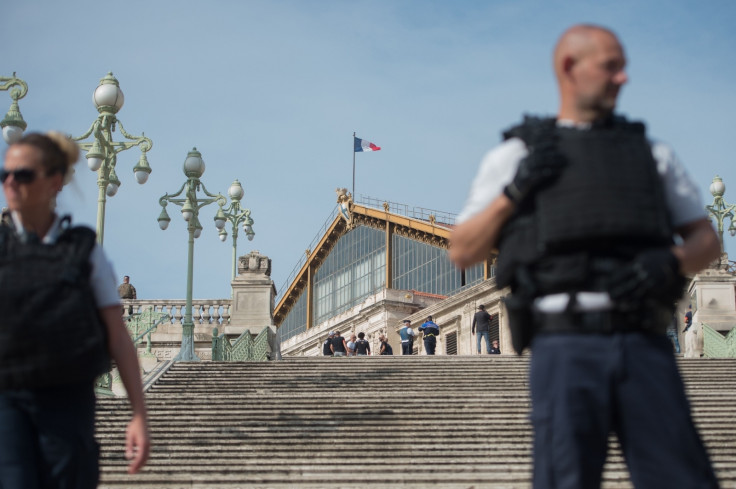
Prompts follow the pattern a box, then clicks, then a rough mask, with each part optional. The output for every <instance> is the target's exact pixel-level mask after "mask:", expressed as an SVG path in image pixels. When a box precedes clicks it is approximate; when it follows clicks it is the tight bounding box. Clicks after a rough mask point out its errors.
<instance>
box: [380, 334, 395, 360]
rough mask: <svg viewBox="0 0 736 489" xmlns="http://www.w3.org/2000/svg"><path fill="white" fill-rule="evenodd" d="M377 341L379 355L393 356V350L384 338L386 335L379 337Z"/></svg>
mask: <svg viewBox="0 0 736 489" xmlns="http://www.w3.org/2000/svg"><path fill="white" fill-rule="evenodd" d="M378 340H379V341H380V342H381V348H380V350H379V353H378V354H379V355H393V354H394V349H393V348H391V345H389V344H388V338H386V335H383V334H382V335H380V336H379V337H378Z"/></svg>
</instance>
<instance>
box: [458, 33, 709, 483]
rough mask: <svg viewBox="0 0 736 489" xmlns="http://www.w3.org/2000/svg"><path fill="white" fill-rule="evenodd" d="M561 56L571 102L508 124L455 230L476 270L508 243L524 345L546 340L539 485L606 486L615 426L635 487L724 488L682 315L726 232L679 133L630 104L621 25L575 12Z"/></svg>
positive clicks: (463, 261) (537, 411)
mask: <svg viewBox="0 0 736 489" xmlns="http://www.w3.org/2000/svg"><path fill="white" fill-rule="evenodd" d="M552 58H553V59H552V61H553V66H554V71H555V75H556V78H557V85H558V89H559V94H560V103H559V110H558V112H557V114H556V116H555V117H544V118H540V117H525V118H524V121H523V122H522V123H521V124H518V125H516V126H515V127H512V128H511V129H509V130H507V131H505V133H504V138H505V141H504V142H503V143H501V145H500V146H498V147H497V148H495V149H493V150H492V151H490V152H489V153H488V154H487V155H486V156H485V158H484V161H483V163H482V164H481V168H480V170H479V172H478V176H477V177H476V180H475V181H474V182H473V185H472V187H471V195H470V196H469V198H468V200H467V203H466V206H465V209H463V211H462V212H461V213H460V215H459V216H458V219H457V225H456V226H455V228H454V229H453V234H452V236H451V238H450V259H452V260H453V261H454V262H455V263H456V265H457V266H458V267H460V268H463V269H465V268H467V267H468V266H470V265H472V264H473V263H476V262H480V261H483V260H486V259H487V258H488V256H489V253H491V251H492V250H494V249H496V247H497V249H498V259H497V262H496V285H497V286H498V288H499V290H500V289H501V288H504V287H510V288H511V294H510V296H508V297H506V298H505V306H506V312H507V318H508V321H509V326H510V329H511V340H512V344H513V346H514V349H515V350H516V351H517V353H519V354H521V353H522V351H523V350H524V349H525V348H526V347H530V348H531V351H532V355H531V364H530V368H529V385H530V390H531V404H532V410H531V415H530V417H531V420H532V425H533V428H534V447H533V451H534V472H533V485H534V488H535V489H548V488H556V489H597V488H600V486H601V476H602V472H603V466H604V463H605V461H606V456H607V453H608V446H609V436H610V435H611V433H615V434H616V435H617V437H618V441H619V443H620V445H621V451H622V452H623V454H624V457H625V458H626V463H627V466H628V468H629V472H630V475H631V482H632V483H633V486H634V487H636V488H654V487H656V488H660V487H661V488H665V487H666V488H670V487H673V488H674V487H677V488H686V487H687V488H696V487H697V488H699V489H715V488H717V487H718V480H717V479H716V477H715V474H714V471H713V468H712V466H711V463H710V461H709V457H708V454H707V453H706V450H705V448H704V445H703V443H702V441H701V439H700V437H699V435H698V433H697V430H696V427H695V425H694V423H693V419H692V416H691V414H690V406H689V403H688V400H687V397H686V395H685V389H684V386H683V382H682V378H681V376H680V374H679V371H678V368H677V362H676V360H675V355H674V352H673V351H672V345H671V344H670V342H669V340H668V339H667V336H666V328H667V326H668V323H669V321H670V318H671V317H672V314H673V313H674V306H675V303H676V301H677V300H678V299H679V298H680V297H681V296H682V293H683V289H684V286H685V284H686V283H687V281H686V280H685V276H687V275H690V274H695V273H697V272H698V271H700V270H701V269H703V268H705V267H707V266H708V265H709V264H710V263H711V262H712V261H713V260H715V259H717V258H718V257H719V256H720V251H721V250H720V243H719V239H718V235H717V234H716V232H715V230H714V229H713V226H712V224H711V223H710V222H709V220H708V217H707V214H706V212H705V207H704V205H703V202H702V200H701V198H700V192H699V189H698V186H697V184H696V183H695V182H693V181H692V180H691V178H690V177H689V176H688V175H687V173H686V171H685V169H684V168H683V166H682V164H681V163H680V162H679V160H678V158H677V157H676V156H675V153H674V151H673V150H672V148H671V147H669V146H668V145H666V144H664V143H661V142H659V141H656V140H653V139H652V138H650V136H649V135H648V134H647V131H646V126H645V125H644V124H643V123H641V122H637V121H629V120H627V119H626V118H625V117H623V116H620V115H618V114H616V113H615V109H616V102H617V99H618V95H619V93H620V90H621V88H622V87H623V85H624V84H625V83H626V82H627V80H628V75H627V73H626V61H627V60H626V55H625V53H624V48H623V46H622V45H621V43H620V41H619V39H618V37H617V36H616V34H615V33H613V32H612V31H611V30H610V29H607V28H605V27H601V26H596V25H590V24H581V25H575V26H573V27H571V28H569V29H568V30H566V31H565V32H564V33H563V34H562V36H561V37H560V38H559V40H558V42H557V45H556V47H555V49H554V52H553V56H552ZM685 69H687V67H685V66H681V67H680V70H681V71H682V70H685ZM645 216H646V217H645Z"/></svg>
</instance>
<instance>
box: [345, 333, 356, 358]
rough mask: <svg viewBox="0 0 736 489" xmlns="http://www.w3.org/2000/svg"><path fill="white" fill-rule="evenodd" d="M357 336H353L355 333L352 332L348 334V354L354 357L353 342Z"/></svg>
mask: <svg viewBox="0 0 736 489" xmlns="http://www.w3.org/2000/svg"><path fill="white" fill-rule="evenodd" d="M357 339H358V337H357V336H355V333H352V334H351V335H350V341H348V343H347V345H348V356H349V357H354V356H355V342H356V341H357Z"/></svg>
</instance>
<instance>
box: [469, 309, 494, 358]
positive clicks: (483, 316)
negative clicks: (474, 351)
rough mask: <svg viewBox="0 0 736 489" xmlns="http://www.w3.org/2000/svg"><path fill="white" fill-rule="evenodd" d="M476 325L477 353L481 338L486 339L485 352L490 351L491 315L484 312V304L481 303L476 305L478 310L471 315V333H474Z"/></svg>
mask: <svg viewBox="0 0 736 489" xmlns="http://www.w3.org/2000/svg"><path fill="white" fill-rule="evenodd" d="M476 326H478V328H477V331H478V336H477V339H478V341H477V345H478V355H480V340H481V338H485V339H486V353H491V336H490V335H491V315H490V314H488V312H486V306H484V305H483V304H481V305H479V306H478V312H476V313H475V316H473V325H472V326H471V328H470V332H471V334H475V333H476Z"/></svg>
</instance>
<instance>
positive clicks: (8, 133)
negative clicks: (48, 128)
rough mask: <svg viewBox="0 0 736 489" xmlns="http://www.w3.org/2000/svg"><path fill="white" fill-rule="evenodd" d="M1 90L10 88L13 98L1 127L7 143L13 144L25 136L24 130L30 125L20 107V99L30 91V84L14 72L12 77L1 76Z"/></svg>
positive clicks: (0, 122) (0, 124) (0, 123)
mask: <svg viewBox="0 0 736 489" xmlns="http://www.w3.org/2000/svg"><path fill="white" fill-rule="evenodd" d="M0 90H4V91H7V90H10V98H11V99H12V100H13V102H12V103H11V104H10V109H9V110H8V113H7V114H5V118H4V119H3V120H1V121H0V127H2V129H3V139H5V142H6V143H8V144H13V143H14V142H16V141H18V140H19V139H20V138H21V137H22V136H23V131H25V130H26V127H28V124H26V121H24V120H23V115H22V114H21V113H20V108H19V107H18V100H20V99H22V98H23V97H25V96H26V93H28V84H27V83H26V82H24V81H23V80H21V79H20V78H18V77H16V76H15V73H13V76H11V77H6V76H0Z"/></svg>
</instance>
